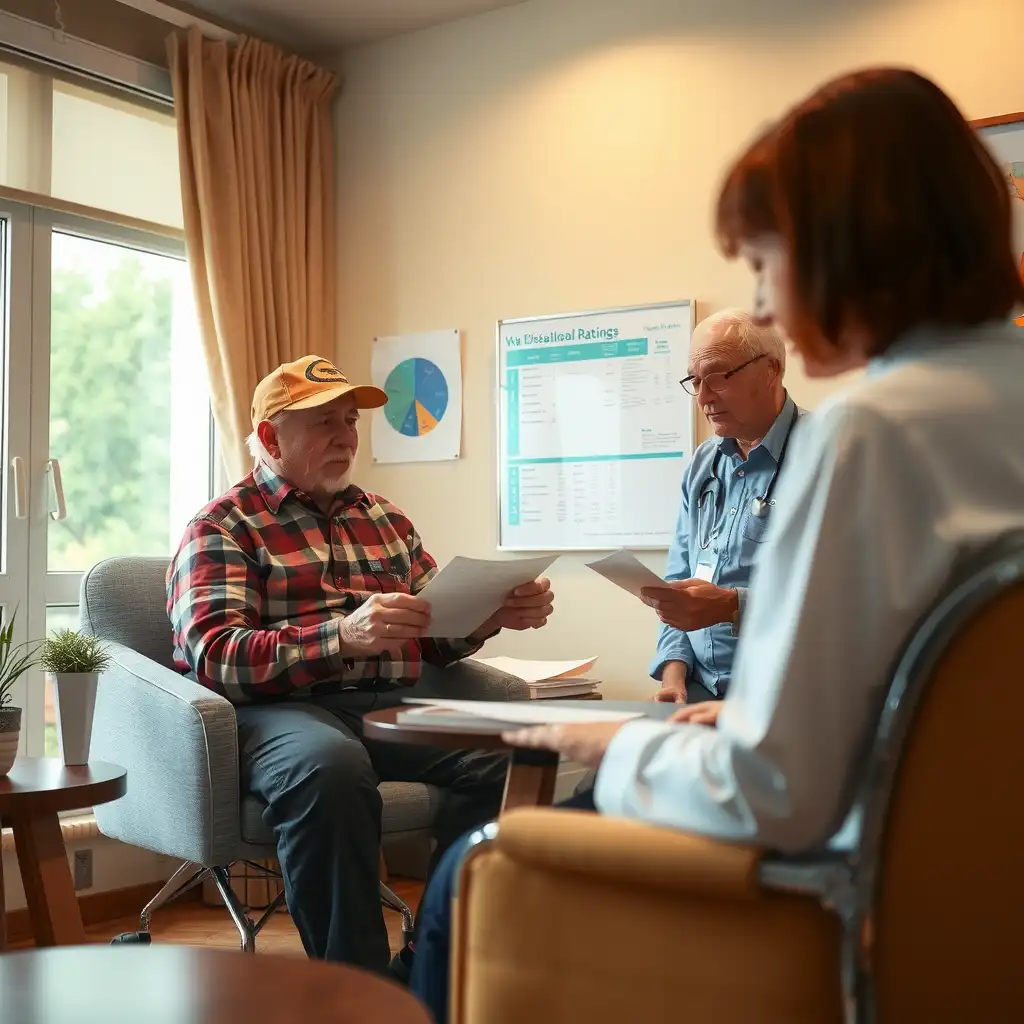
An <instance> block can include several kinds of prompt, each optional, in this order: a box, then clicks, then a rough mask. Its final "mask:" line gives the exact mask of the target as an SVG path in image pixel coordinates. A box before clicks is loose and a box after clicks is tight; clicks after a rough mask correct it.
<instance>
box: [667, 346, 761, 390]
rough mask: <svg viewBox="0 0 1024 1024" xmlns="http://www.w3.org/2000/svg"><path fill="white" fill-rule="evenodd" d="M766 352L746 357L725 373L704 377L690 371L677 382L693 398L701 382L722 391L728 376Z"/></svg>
mask: <svg viewBox="0 0 1024 1024" xmlns="http://www.w3.org/2000/svg"><path fill="white" fill-rule="evenodd" d="M767 354H768V353H767V352H762V353H761V354H760V355H759V356H754V358H753V359H748V360H747V361H746V362H745V363H740V365H739V366H737V367H736V368H735V369H734V370H727V371H726V372H725V373H709V374H708V375H707V376H706V377H697V376H695V375H694V374H692V373H691V374H690V376H689V377H684V378H683V379H682V380H681V381H680V382H679V383H680V384H682V386H683V390H684V391H685V392H686V393H687V394H688V395H693V396H694V397H695V398H696V397H697V392H698V391H700V386H701V384H707V386H708V387H709V388H710V389H711V390H712V391H724V390H725V389H726V388H727V387H728V386H729V378H730V377H731V376H732V375H733V374H734V373H739V372H740V370H743V369H745V368H746V367H748V366H749V365H750V364H751V363H756V362H757V361H758V359H764V357H765V356H766V355H767Z"/></svg>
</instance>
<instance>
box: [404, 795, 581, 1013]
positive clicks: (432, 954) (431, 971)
mask: <svg viewBox="0 0 1024 1024" xmlns="http://www.w3.org/2000/svg"><path fill="white" fill-rule="evenodd" d="M558 806H559V807H561V808H563V809H572V810H578V811H596V810H597V808H596V807H595V806H594V791H593V790H592V789H587V790H583V791H579V790H577V792H576V793H575V794H574V795H573V796H572V797H571V798H570V799H568V800H566V801H565V802H564V803H561V804H559V805H558ZM476 831H477V830H474V831H473V832H469V833H467V834H466V835H464V836H463V837H462V838H461V839H458V840H456V841H455V842H454V843H452V845H451V846H449V847H448V850H447V852H446V853H445V854H444V856H443V857H442V858H441V860H440V861H439V862H438V864H437V867H436V869H435V870H434V874H433V876H432V877H431V879H430V881H429V882H428V883H427V888H426V891H425V892H424V893H423V899H422V901H421V902H420V908H419V913H418V914H417V918H416V953H415V956H414V957H413V963H412V977H411V978H410V981H409V987H410V988H411V989H412V991H413V993H414V994H415V995H416V996H418V997H419V999H420V1000H421V1002H422V1003H423V1004H424V1005H425V1006H426V1007H427V1009H428V1010H430V1012H431V1014H432V1015H433V1018H434V1020H435V1021H436V1022H437V1024H445V1021H447V1020H448V969H449V964H450V960H451V934H452V899H453V897H454V896H455V883H456V880H457V879H458V877H459V870H460V869H461V868H462V862H463V861H464V860H465V859H466V854H467V853H468V851H469V849H470V847H471V846H472V837H473V835H474V834H475V832H476Z"/></svg>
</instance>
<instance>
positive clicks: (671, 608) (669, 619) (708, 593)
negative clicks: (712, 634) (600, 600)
mask: <svg viewBox="0 0 1024 1024" xmlns="http://www.w3.org/2000/svg"><path fill="white" fill-rule="evenodd" d="M640 596H641V598H642V599H643V602H644V604H646V605H649V606H650V607H651V608H653V609H654V610H655V611H656V612H657V613H658V618H659V619H661V621H662V622H664V623H665V624H666V625H667V626H674V627H675V628H676V629H681V630H683V631H684V632H687V633H688V632H690V630H693V629H706V628H707V627H708V626H715V625H717V624H718V623H719V622H731V621H732V620H733V617H734V616H735V615H736V613H737V611H738V610H739V598H738V596H737V594H736V591H735V590H727V589H725V588H724V587H716V586H715V585H714V584H713V583H708V582H707V581H706V580H697V579H692V580H675V581H669V582H667V583H665V585H664V586H663V587H644V589H643V590H642V591H641V592H640Z"/></svg>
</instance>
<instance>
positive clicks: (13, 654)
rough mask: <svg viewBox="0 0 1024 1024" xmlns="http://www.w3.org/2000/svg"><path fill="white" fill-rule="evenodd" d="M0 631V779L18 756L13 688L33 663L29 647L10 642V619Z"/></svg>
mask: <svg viewBox="0 0 1024 1024" xmlns="http://www.w3.org/2000/svg"><path fill="white" fill-rule="evenodd" d="M15 615H17V612H15V613H14V614H13V615H11V617H10V619H9V620H8V621H7V623H6V625H4V626H3V628H0V776H3V775H6V774H7V773H8V772H9V771H10V770H11V768H12V766H13V765H14V759H15V758H16V757H17V756H18V740H19V739H20V737H21V708H15V707H11V701H12V700H14V695H13V694H12V693H11V689H12V688H13V687H14V684H15V683H16V682H17V681H18V680H19V679H20V678H21V677H22V676H23V675H24V674H25V673H26V672H27V671H28V670H29V669H30V668H32V666H33V665H34V664H35V663H36V659H35V656H36V651H37V649H38V648H33V647H32V645H31V644H27V643H21V644H16V643H15V642H14V617H15Z"/></svg>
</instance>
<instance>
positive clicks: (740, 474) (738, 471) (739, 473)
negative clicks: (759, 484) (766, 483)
mask: <svg viewBox="0 0 1024 1024" xmlns="http://www.w3.org/2000/svg"><path fill="white" fill-rule="evenodd" d="M736 475H737V476H744V475H745V474H744V472H743V470H742V469H738V470H736Z"/></svg>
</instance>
